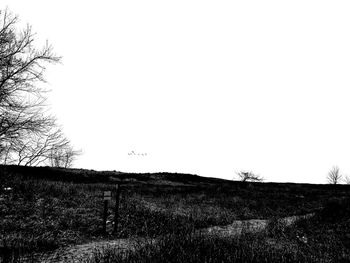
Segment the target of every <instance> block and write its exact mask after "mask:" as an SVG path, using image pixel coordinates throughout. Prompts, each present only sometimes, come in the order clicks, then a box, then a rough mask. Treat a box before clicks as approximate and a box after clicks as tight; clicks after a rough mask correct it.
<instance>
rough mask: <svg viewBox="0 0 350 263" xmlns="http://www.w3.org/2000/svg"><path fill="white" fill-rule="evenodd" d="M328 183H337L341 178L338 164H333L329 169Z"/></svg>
mask: <svg viewBox="0 0 350 263" xmlns="http://www.w3.org/2000/svg"><path fill="white" fill-rule="evenodd" d="M327 180H328V183H330V184H339V183H340V181H341V180H342V175H341V174H340V172H339V167H338V166H333V168H332V169H331V170H330V171H329V173H328V176H327Z"/></svg>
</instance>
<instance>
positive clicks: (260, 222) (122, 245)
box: [36, 214, 313, 263]
mask: <svg viewBox="0 0 350 263" xmlns="http://www.w3.org/2000/svg"><path fill="white" fill-rule="evenodd" d="M312 216H313V214H307V215H303V216H290V217H285V218H282V219H280V221H281V222H282V223H284V224H285V225H286V226H289V225H291V224H293V223H294V222H295V221H296V220H298V219H302V218H310V217H312ZM268 222H269V220H264V219H251V220H235V221H234V222H233V223H232V224H229V225H226V226H213V227H208V228H203V229H199V230H198V231H196V234H198V235H215V236H220V237H233V236H239V235H241V234H242V233H256V232H260V231H263V230H264V229H266V227H267V225H268ZM150 242H152V243H156V242H157V241H156V239H147V238H134V239H132V238H129V239H117V240H106V241H97V242H90V243H86V244H82V245H75V246H70V247H64V248H60V249H58V250H55V251H53V252H51V253H45V254H42V255H40V256H39V255H37V258H36V261H37V262H41V263H48V262H54V263H61V262H62V263H63V262H86V261H87V260H88V259H89V258H90V257H92V255H93V252H97V251H102V250H103V249H106V248H112V249H113V250H116V251H120V253H123V252H125V251H130V250H134V249H135V247H138V248H140V247H141V246H142V244H147V243H148V244H149V243H150ZM136 245H137V246H136ZM140 245H141V246H140Z"/></svg>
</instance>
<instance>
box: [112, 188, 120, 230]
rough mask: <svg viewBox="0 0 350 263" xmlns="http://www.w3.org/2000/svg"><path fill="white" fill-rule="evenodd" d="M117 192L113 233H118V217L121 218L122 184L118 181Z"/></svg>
mask: <svg viewBox="0 0 350 263" xmlns="http://www.w3.org/2000/svg"><path fill="white" fill-rule="evenodd" d="M115 187H116V190H117V191H116V194H115V211H114V230H113V233H114V234H117V231H118V219H119V196H120V184H119V183H118V184H117V185H116V186H115Z"/></svg>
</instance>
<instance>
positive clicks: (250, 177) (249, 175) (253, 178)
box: [237, 171, 264, 182]
mask: <svg viewBox="0 0 350 263" xmlns="http://www.w3.org/2000/svg"><path fill="white" fill-rule="evenodd" d="M237 175H238V178H239V179H240V181H242V182H262V181H263V180H264V178H263V177H261V176H260V175H257V174H254V173H253V172H247V171H240V172H238V173H237Z"/></svg>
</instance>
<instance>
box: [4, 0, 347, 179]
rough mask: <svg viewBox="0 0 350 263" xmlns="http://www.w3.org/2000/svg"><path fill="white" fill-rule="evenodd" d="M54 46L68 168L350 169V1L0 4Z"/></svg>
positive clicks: (12, 0)
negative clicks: (74, 157) (74, 152)
mask: <svg viewBox="0 0 350 263" xmlns="http://www.w3.org/2000/svg"><path fill="white" fill-rule="evenodd" d="M0 3H1V6H2V8H5V7H6V6H7V7H8V8H9V10H10V11H11V12H13V13H14V14H17V15H18V16H19V18H20V19H21V22H22V23H24V24H25V23H29V24H31V25H32V27H33V31H34V32H36V33H37V36H36V38H37V39H38V40H39V42H38V47H39V46H40V41H44V40H48V41H49V43H50V44H52V45H53V47H54V50H55V52H56V53H57V54H59V55H61V56H62V57H63V59H62V64H60V65H55V66H50V67H49V69H48V71H47V74H46V77H47V80H48V82H49V83H48V84H47V87H48V88H49V89H51V90H52V92H51V93H49V94H48V96H49V101H50V104H51V109H52V112H53V113H54V114H55V115H56V116H57V118H58V120H59V123H60V124H62V126H63V128H64V131H65V133H66V135H67V136H68V137H69V139H70V140H71V141H72V142H73V144H74V145H75V146H76V147H77V148H81V149H82V150H83V155H82V156H81V157H80V158H79V160H78V161H77V162H76V164H75V167H81V168H88V169H95V170H117V171H125V172H127V171H130V172H155V171H169V172H188V173H195V174H199V175H203V176H211V177H221V178H227V179H232V178H233V177H234V176H235V172H237V171H240V170H251V171H253V172H255V173H257V174H260V175H261V176H263V177H264V178H266V181H279V182H287V181H288V182H313V183H325V182H326V176H327V173H328V171H329V170H330V169H331V168H332V166H333V165H338V166H339V167H340V171H341V172H343V173H344V174H350V118H349V115H350V96H349V95H350V74H349V73H350V48H349V47H350V33H349V32H350V16H349V14H350V2H349V1H323V0H317V1H308V0H302V1H300V0H294V1H281V0H276V1H270V0H266V1H261V0H259V1H250V0H244V1H233V0H230V1H221V0H215V1H214V0H212V1H208V0H200V1H193V0H176V1H168V0H158V1H154V0H140V1H138V0H137V1H135V0H127V1H106V0H100V1H77V0H74V1H72V0H61V1H47V0H35V1H27V0H5V1H4V0H0Z"/></svg>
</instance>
